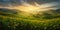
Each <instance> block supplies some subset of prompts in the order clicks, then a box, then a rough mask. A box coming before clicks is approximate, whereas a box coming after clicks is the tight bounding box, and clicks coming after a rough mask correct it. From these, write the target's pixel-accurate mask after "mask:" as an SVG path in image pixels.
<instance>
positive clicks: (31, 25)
mask: <svg viewBox="0 0 60 30" xmlns="http://www.w3.org/2000/svg"><path fill="white" fill-rule="evenodd" d="M59 11H60V9H56V10H50V11H44V12H39V13H37V14H31V13H27V12H22V11H18V10H16V9H6V8H0V30H60V12H59Z"/></svg>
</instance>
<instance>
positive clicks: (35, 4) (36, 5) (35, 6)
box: [0, 0, 60, 12]
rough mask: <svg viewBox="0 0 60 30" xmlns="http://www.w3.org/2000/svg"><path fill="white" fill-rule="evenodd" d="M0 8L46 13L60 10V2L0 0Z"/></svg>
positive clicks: (53, 0)
mask: <svg viewBox="0 0 60 30" xmlns="http://www.w3.org/2000/svg"><path fill="white" fill-rule="evenodd" d="M0 8H9V9H18V10H22V11H27V12H30V11H31V12H32V11H45V10H49V9H57V8H60V0H0Z"/></svg>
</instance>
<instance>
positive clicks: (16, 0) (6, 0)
mask: <svg viewBox="0 0 60 30" xmlns="http://www.w3.org/2000/svg"><path fill="white" fill-rule="evenodd" d="M23 1H24V2H27V3H33V2H37V3H40V4H44V3H51V2H57V3H58V4H60V0H23ZM0 5H2V6H9V5H11V6H12V5H13V6H15V5H21V0H0Z"/></svg>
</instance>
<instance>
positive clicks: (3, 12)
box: [0, 8, 21, 16]
mask: <svg viewBox="0 0 60 30" xmlns="http://www.w3.org/2000/svg"><path fill="white" fill-rule="evenodd" d="M20 12H21V11H18V10H16V9H7V8H0V15H4V16H15V15H17V14H18V13H20Z"/></svg>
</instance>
